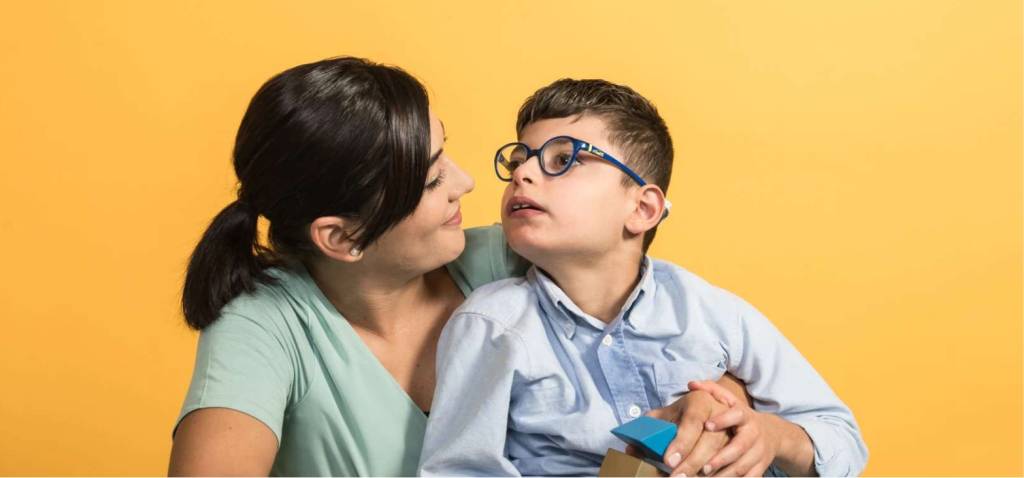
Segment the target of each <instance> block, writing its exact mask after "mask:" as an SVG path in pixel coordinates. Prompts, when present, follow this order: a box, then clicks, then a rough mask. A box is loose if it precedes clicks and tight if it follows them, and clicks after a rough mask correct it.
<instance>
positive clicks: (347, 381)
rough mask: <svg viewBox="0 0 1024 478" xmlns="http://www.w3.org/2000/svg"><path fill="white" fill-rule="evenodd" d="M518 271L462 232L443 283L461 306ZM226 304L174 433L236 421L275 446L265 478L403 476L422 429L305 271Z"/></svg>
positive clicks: (496, 245) (287, 272)
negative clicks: (247, 422) (237, 415)
mask: <svg viewBox="0 0 1024 478" xmlns="http://www.w3.org/2000/svg"><path fill="white" fill-rule="evenodd" d="M527 266H528V264H526V263H525V261H523V260H522V259H521V258H519V257H518V256H516V255H515V254H514V253H513V252H511V250H510V249H508V247H507V245H506V243H505V236H504V234H503V233H502V231H501V227H500V226H489V227H481V228H474V229H468V230H467V231H466V250H465V251H464V252H463V253H462V255H461V256H459V258H458V259H456V260H455V261H454V262H452V263H451V264H448V266H447V267H448V271H449V272H450V273H451V276H452V278H453V279H454V280H455V283H456V284H457V285H458V286H459V289H461V290H462V292H463V293H464V294H466V295H469V293H470V292H471V291H472V290H473V289H475V288H477V287H479V286H481V285H483V284H486V283H488V282H492V281H495V280H498V279H503V278H506V277H510V276H515V275H522V274H524V273H525V272H526V268H527ZM270 272H271V274H273V276H274V277H275V278H277V281H276V283H274V284H271V285H262V286H259V287H258V288H257V290H256V291H254V292H253V293H251V294H245V295H242V296H240V297H238V298H236V299H235V300H233V301H231V302H230V303H229V304H228V305H227V306H225V307H224V309H223V310H222V311H221V316H220V318H219V319H218V320H217V321H216V322H214V323H213V324H212V325H210V326H209V327H207V328H206V329H205V330H203V332H202V333H201V334H200V336H199V347H198V350H197V351H196V364H195V370H194V371H193V375H192V383H191V385H190V386H189V390H188V394H187V395H186V397H185V403H184V405H183V406H182V409H181V414H180V415H178V422H180V421H181V419H182V418H184V417H185V415H187V414H188V413H189V412H192V411H193V410H197V409H200V408H207V407H223V408H230V409H234V410H238V411H240V412H243V413H245V414H248V415H250V416H252V417H253V418H256V419H257V420H259V421H261V422H263V423H265V424H266V425H267V426H268V427H269V428H270V429H271V430H273V432H274V434H275V435H276V436H277V438H278V443H279V448H278V452H277V457H276V459H275V460H274V465H273V468H272V469H271V472H270V473H271V475H275V476H278V475H289V476H310V475H313V476H325V475H333V476H368V475H370V476H412V475H415V473H416V465H417V463H418V461H419V456H420V448H422V444H423V434H424V431H425V430H426V425H427V417H426V416H425V415H424V414H423V412H422V411H420V409H419V408H418V407H417V406H416V404H415V403H414V402H413V401H412V399H411V398H410V397H409V395H407V394H406V393H405V391H404V390H402V388H401V387H400V386H399V385H398V383H397V382H395V380H394V378H393V377H392V376H391V374H389V373H388V371H387V370H386V369H385V368H384V366H383V365H381V363H380V362H379V361H378V360H377V358H376V356H374V355H373V353H372V352H370V350H369V348H367V347H366V345H365V344H364V343H363V341H362V340H361V339H360V338H359V336H358V335H356V333H355V331H354V330H353V329H352V327H351V326H350V325H349V323H348V321H346V320H345V318H344V317H342V316H341V314H339V313H338V311H337V309H335V308H334V306H333V305H331V303H330V302H329V301H328V300H327V299H326V298H325V297H324V295H323V293H322V292H321V291H320V289H319V288H318V287H317V286H316V284H315V283H314V282H313V279H312V278H311V277H310V276H309V274H308V273H307V272H306V270H305V269H302V268H301V267H300V268H299V269H298V270H292V269H273V270H271V271H270Z"/></svg>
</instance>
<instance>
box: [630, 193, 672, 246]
mask: <svg viewBox="0 0 1024 478" xmlns="http://www.w3.org/2000/svg"><path fill="white" fill-rule="evenodd" d="M635 199H636V208H635V209H634V210H633V212H632V214H630V216H629V218H628V219H627V220H626V230H627V231H629V232H630V233H631V234H643V233H645V232H647V231H649V230H651V229H654V228H655V227H657V225H658V223H660V222H661V220H662V219H664V218H665V216H666V215H667V214H668V210H667V209H666V207H667V206H668V200H667V199H665V193H664V192H662V190H661V188H659V187H658V186H655V185H653V184H648V185H646V186H642V187H641V188H639V189H638V190H637V192H636V197H635Z"/></svg>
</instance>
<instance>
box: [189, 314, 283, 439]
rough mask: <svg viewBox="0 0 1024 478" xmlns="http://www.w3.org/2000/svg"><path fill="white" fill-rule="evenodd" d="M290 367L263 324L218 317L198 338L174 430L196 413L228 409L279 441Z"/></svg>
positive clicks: (223, 316)
mask: <svg viewBox="0 0 1024 478" xmlns="http://www.w3.org/2000/svg"><path fill="white" fill-rule="evenodd" d="M293 377H294V367H293V366H292V362H291V361H290V359H289V356H288V354H287V353H286V351H285V349H284V347H283V346H282V344H281V342H280V341H279V340H277V338H276V336H275V335H274V334H273V333H272V332H271V331H270V330H268V328H267V327H266V324H263V323H261V322H259V321H256V320H253V319H250V318H248V317H245V316H242V315H236V314H231V313H228V314H222V315H221V317H220V318H218V319H217V321H216V322H214V323H213V324H212V325H210V326H209V327H207V328H206V329H204V330H203V332H202V333H201V334H200V336H199V346H198V348H197V350H196V363H195V369H194V371H193V373H192V383H191V385H190V386H189V390H188V394H187V395H186V396H185V403H184V405H183V406H182V409H181V413H180V414H179V415H178V420H177V422H176V424H175V429H177V423H181V420H182V419H183V418H185V416H186V415H188V414H189V413H191V412H193V411H195V410H198V409H201V408H213V407H218V408H230V409H232V410H237V411H239V412H242V413H245V414H247V415H249V416H252V417H253V418H255V419H257V420H259V421H261V422H263V423H264V424H266V426H267V427H269V428H270V429H271V430H272V431H273V432H274V435H275V436H276V437H277V439H278V443H280V441H281V428H282V423H283V420H284V413H285V408H286V407H287V403H288V397H289V395H290V393H291V390H292V378H293Z"/></svg>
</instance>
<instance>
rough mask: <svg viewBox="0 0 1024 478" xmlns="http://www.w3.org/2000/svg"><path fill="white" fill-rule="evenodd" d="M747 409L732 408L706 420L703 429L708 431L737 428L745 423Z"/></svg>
mask: <svg viewBox="0 0 1024 478" xmlns="http://www.w3.org/2000/svg"><path fill="white" fill-rule="evenodd" d="M746 411H747V409H746V408H743V407H732V408H730V409H728V410H726V411H724V412H722V413H719V414H718V415H715V416H713V417H711V418H709V419H708V421H707V422H705V423H704V428H706V429H708V430H710V431H717V430H725V429H726V428H730V427H738V426H740V425H744V424H746V423H747V420H748V418H749V417H748V415H747V413H746Z"/></svg>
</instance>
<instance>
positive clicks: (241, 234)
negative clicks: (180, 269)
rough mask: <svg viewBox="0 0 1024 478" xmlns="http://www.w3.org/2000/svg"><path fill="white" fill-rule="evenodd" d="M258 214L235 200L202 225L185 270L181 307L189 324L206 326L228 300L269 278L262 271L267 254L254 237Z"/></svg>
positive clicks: (265, 264)
mask: <svg viewBox="0 0 1024 478" xmlns="http://www.w3.org/2000/svg"><path fill="white" fill-rule="evenodd" d="M258 217H259V216H258V215H257V214H256V212H255V211H254V210H253V209H252V207H251V206H250V205H248V204H247V203H245V202H243V201H241V200H238V201H235V202H233V203H231V204H229V205H228V206H227V207H225V208H224V210H222V211H221V212H220V213H219V214H217V217H214V218H213V221H212V222H211V223H210V226H209V227H207V228H206V232H205V233H203V237H202V239H200V240H199V244H198V245H196V249H195V251H193V252H192V258H191V259H190V260H189V263H188V271H187V272H186V273H185V287H184V291H183V292H182V297H181V308H182V311H183V312H184V313H185V322H187V323H188V325H189V327H192V328H193V329H196V330H202V329H204V328H206V327H207V326H208V325H210V324H212V323H213V322H214V321H215V320H217V317H218V316H219V315H220V310H221V308H223V307H224V306H225V305H226V304H227V303H228V302H231V300H232V299H234V298H235V297H238V296H239V295H240V294H242V293H244V292H250V291H252V290H253V289H254V288H255V287H256V285H257V283H261V282H263V283H265V282H269V281H270V280H271V279H270V276H268V275H267V274H266V272H265V269H266V268H267V267H268V266H269V263H270V253H269V251H268V250H267V249H266V248H264V247H263V246H262V245H260V244H259V241H258V239H257V236H256V224H257V218H258Z"/></svg>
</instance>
